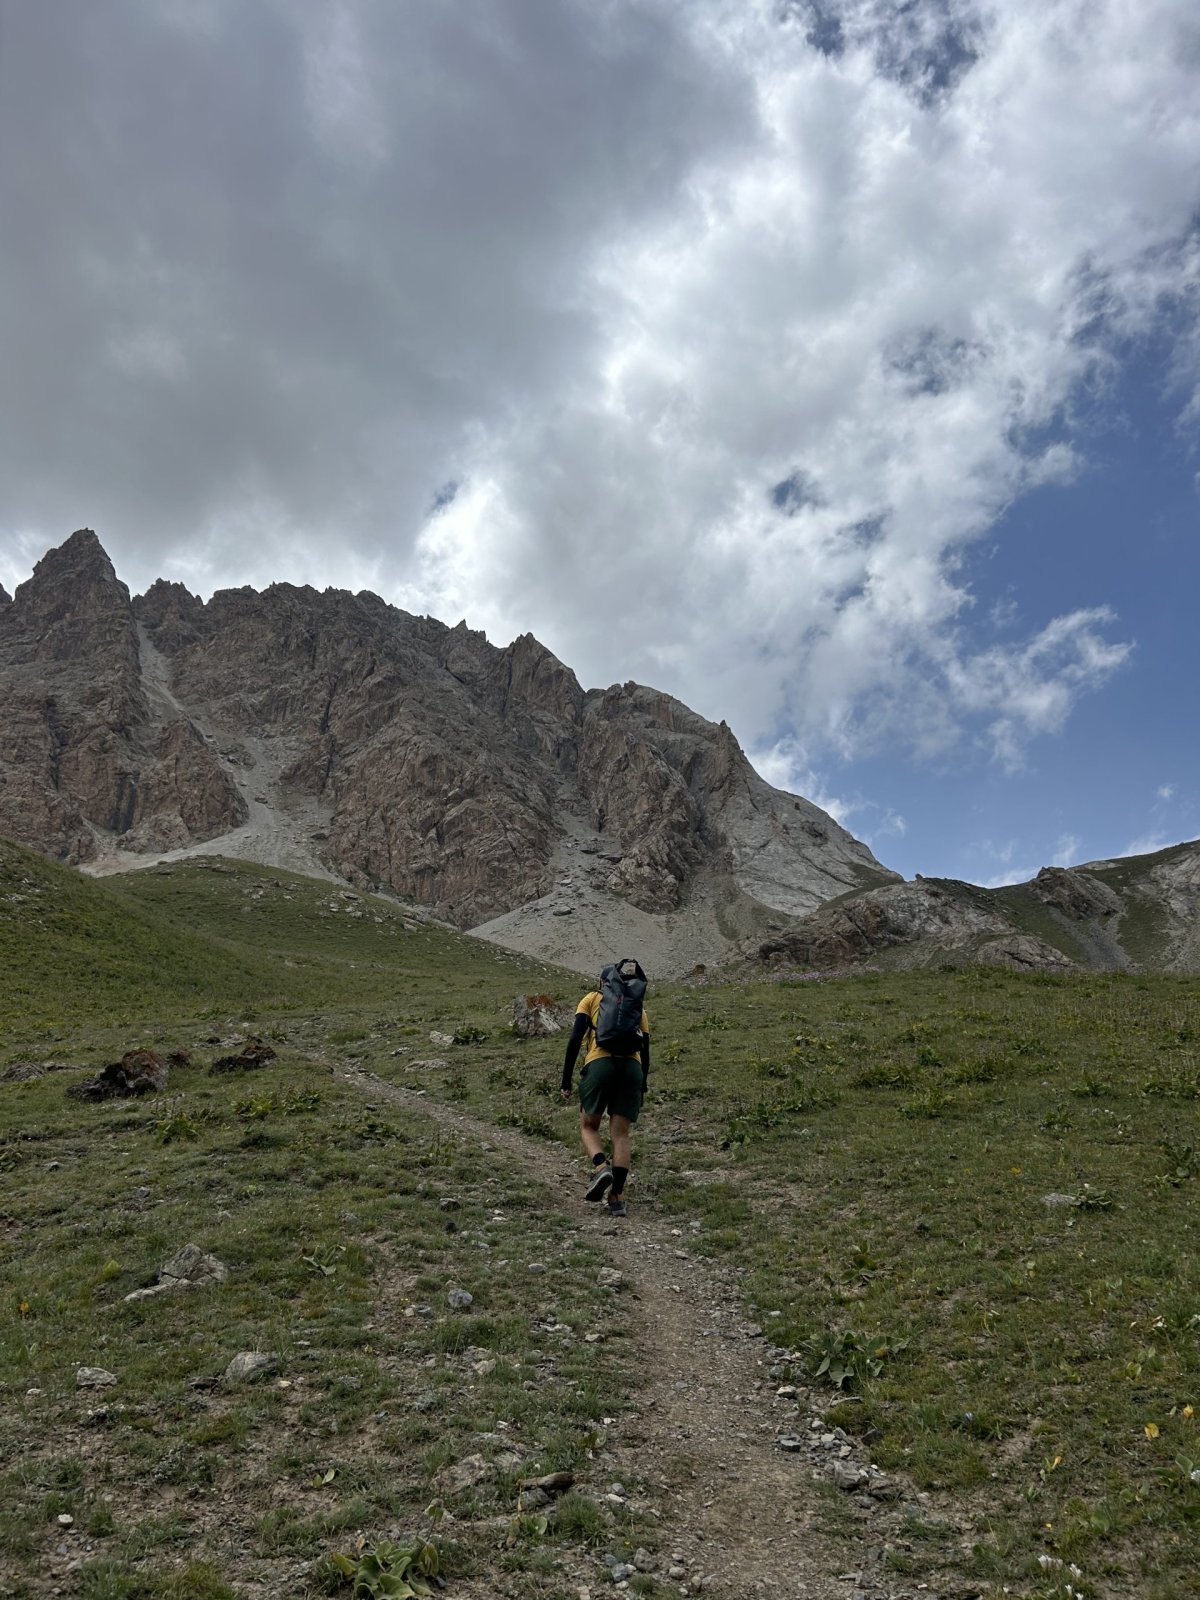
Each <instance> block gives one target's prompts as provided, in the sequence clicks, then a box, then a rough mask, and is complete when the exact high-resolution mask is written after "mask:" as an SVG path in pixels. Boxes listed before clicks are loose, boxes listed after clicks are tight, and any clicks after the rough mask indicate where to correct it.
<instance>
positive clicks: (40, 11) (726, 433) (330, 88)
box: [0, 0, 1200, 768]
mask: <svg viewBox="0 0 1200 1600" xmlns="http://www.w3.org/2000/svg"><path fill="white" fill-rule="evenodd" d="M5 29H6V49H5V53H4V64H3V65H0V73H3V74H4V76H3V82H2V84H0V201H2V202H3V204H4V207H5V215H6V218H7V219H8V224H9V226H8V230H7V238H6V249H5V252H4V253H3V257H2V258H0V347H2V349H3V353H4V360H3V371H4V373H5V380H4V383H3V386H2V387H0V485H2V486H3V487H2V490H0V496H2V497H0V580H5V581H7V584H8V587H9V588H10V589H11V588H12V586H13V582H14V581H16V579H18V578H19V577H21V576H23V575H24V571H27V565H26V563H27V562H28V561H29V560H30V559H31V556H32V555H35V554H37V553H40V549H41V548H44V546H45V545H46V544H48V543H51V542H57V541H58V540H59V539H60V538H61V537H62V536H63V535H64V534H65V533H66V532H68V531H70V529H71V528H73V527H75V526H77V525H79V524H81V523H87V524H89V525H92V526H95V527H96V528H97V530H98V531H99V532H100V534H101V537H102V538H103V539H104V541H105V543H106V544H107V545H108V547H109V548H110V551H111V553H112V554H113V555H114V558H115V560H116V562H117V565H118V569H119V570H120V571H121V573H122V576H124V577H126V578H127V580H128V581H129V582H130V583H131V585H132V586H133V587H135V588H139V587H142V586H144V585H145V584H146V583H148V582H149V581H150V579H152V578H153V577H154V576H157V575H158V574H159V573H162V574H164V575H167V576H180V577H183V578H184V579H185V580H186V581H188V582H189V583H191V584H192V586H193V587H196V588H199V589H201V590H203V591H205V592H207V591H208V590H209V589H211V588H212V587H213V586H215V585H219V584H231V583H240V582H253V583H256V584H260V585H261V584H264V583H267V582H270V581H272V580H274V579H277V578H281V577H287V578H291V579H292V580H294V581H310V582H313V583H316V584H318V585H323V584H326V583H334V584H338V585H341V586H346V587H360V586H365V587H372V588H376V589H378V590H380V591H381V592H383V593H385V594H386V595H387V596H388V597H389V598H392V599H394V600H396V601H397V602H398V603H400V604H403V605H405V606H406V607H408V608H409V609H414V610H418V611H420V610H431V611H433V612H435V613H436V614H438V615H441V616H443V617H445V618H446V619H447V620H450V621H454V620H457V618H458V617H460V616H466V617H468V618H469V619H470V620H471V622H472V623H473V624H474V625H476V626H483V627H485V628H486V629H487V630H488V632H489V633H490V634H491V635H492V636H493V637H495V638H496V639H498V640H500V641H503V640H504V639H506V638H508V637H511V636H512V635H513V634H515V633H517V632H519V631H523V630H525V629H530V630H532V631H533V632H535V633H536V634H537V635H538V636H539V637H540V638H542V639H543V640H544V641H545V642H546V643H547V644H549V645H550V647H551V648H553V649H554V650H556V652H557V653H558V654H559V655H560V656H562V657H563V658H564V659H565V660H567V661H568V662H570V663H571V665H573V666H574V667H576V669H577V670H578V671H579V672H580V675H581V676H582V677H583V678H584V679H585V681H588V682H590V683H607V682H610V681H613V680H614V679H617V678H625V677H630V676H636V677H640V678H643V679H644V680H647V681H652V682H656V683H659V684H660V685H661V686H662V687H664V688H667V689H669V690H672V691H673V692H675V693H677V694H679V695H680V696H681V697H682V698H684V699H686V700H688V701H689V703H691V704H693V705H695V706H696V707H697V708H698V709H700V710H702V711H704V712H706V713H707V714H709V715H712V716H726V717H727V718H728V719H729V720H730V721H731V722H732V723H733V725H734V727H735V728H736V730H737V731H738V733H739V735H740V737H741V738H742V739H743V741H744V742H746V743H747V744H750V745H753V746H756V747H757V746H762V747H763V748H766V749H769V748H771V747H772V745H773V744H774V743H775V742H776V741H778V740H779V739H780V738H781V737H791V738H794V739H795V740H797V741H799V743H800V744H801V745H803V747H804V748H805V749H806V750H809V751H811V752H812V754H813V760H814V761H817V760H820V761H821V762H823V763H829V762H833V761H836V760H838V759H839V758H842V757H846V756H850V755H853V754H857V753H860V752H862V751H864V750H870V749H875V748H878V747H880V746H883V745H888V744H897V743H898V744H901V745H903V746H905V747H906V748H908V749H910V750H913V751H916V752H918V753H919V754H923V755H925V756H935V755H941V754H942V753H944V752H946V751H947V750H949V749H951V748H953V747H955V746H958V745H961V744H962V743H963V741H964V740H968V741H971V742H973V743H974V744H976V745H977V746H978V747H979V748H981V749H983V750H986V751H987V752H988V753H989V754H990V755H991V756H992V757H993V758H994V759H995V760H996V761H998V762H999V763H1000V764H1001V765H1002V766H1004V767H1006V768H1015V767H1017V766H1019V765H1020V763H1021V762H1022V761H1023V760H1024V759H1025V753H1026V750H1027V748H1028V746H1029V744H1030V742H1031V741H1033V740H1036V739H1038V738H1043V737H1046V736H1049V735H1053V734H1056V733H1058V732H1059V731H1061V729H1062V728H1063V727H1064V725H1065V723H1066V721H1067V719H1068V718H1069V716H1070V714H1071V710H1072V708H1073V706H1074V705H1075V704H1076V703H1077V702H1078V700H1079V698H1080V696H1082V695H1084V694H1087V693H1089V692H1092V691H1094V690H1096V689H1098V688H1100V687H1101V686H1102V685H1103V684H1104V683H1105V682H1106V681H1107V680H1108V678H1109V677H1110V676H1111V675H1112V673H1113V672H1115V671H1117V670H1118V669H1119V668H1120V667H1121V666H1122V665H1123V664H1124V663H1125V662H1126V661H1127V660H1128V658H1129V648H1130V647H1129V644H1128V641H1125V640H1123V639H1122V638H1121V627H1120V622H1119V619H1118V618H1116V617H1115V616H1114V614H1113V613H1112V612H1111V611H1109V610H1106V609H1105V608H1103V607H1096V606H1092V607H1088V608H1083V607H1081V606H1079V605H1077V604H1076V603H1075V601H1074V598H1073V597H1072V596H1070V595H1064V596H1062V597H1061V598H1060V599H1059V600H1058V601H1056V602H1053V603H1051V604H1050V605H1048V606H1046V605H1043V606H1042V608H1041V610H1040V611H1039V612H1038V620H1037V621H1036V622H1035V623H1034V625H1033V627H1032V631H1030V632H1029V633H1028V634H1027V635H1026V636H1025V637H1021V636H1020V635H1019V633H1018V632H1017V630H1016V622H1017V614H1016V611H1015V605H1016V601H1015V600H1012V601H1011V603H1009V602H1005V604H1004V605H1003V606H1002V607H1001V609H999V610H996V609H995V608H987V607H979V608H978V615H977V614H976V611H977V608H976V606H975V595H974V594H973V593H972V590H971V587H970V584H969V581H968V578H967V576H966V570H965V565H964V554H965V552H966V551H967V550H968V548H969V547H970V546H971V545H972V543H973V542H975V541H977V540H979V539H980V538H982V537H983V536H984V535H985V534H987V533H988V532H989V530H991V529H992V528H993V527H994V525H995V524H996V521H997V519H998V517H999V516H1000V515H1001V514H1002V513H1003V511H1004V510H1005V509H1006V508H1007V507H1008V506H1009V505H1010V504H1011V503H1012V501H1013V500H1014V499H1015V498H1016V497H1018V496H1020V495H1021V494H1022V493H1024V492H1025V491H1027V490H1028V489H1030V488H1031V487H1033V486H1035V485H1037V484H1041V483H1047V482H1056V483H1062V482H1069V481H1070V479H1071V478H1072V476H1073V475H1074V474H1076V473H1077V472H1078V471H1079V470H1080V458H1079V454H1078V448H1079V447H1078V443H1077V442H1076V440H1075V438H1074V434H1073V420H1074V407H1075V403H1076V400H1077V397H1078V395H1079V394H1080V393H1081V391H1082V390H1083V389H1084V388H1086V389H1087V390H1088V391H1089V392H1090V393H1093V394H1094V393H1095V392H1096V390H1097V389H1098V388H1100V389H1102V388H1103V385H1104V384H1105V383H1108V382H1111V381H1112V379H1113V376H1114V373H1115V372H1116V370H1117V363H1118V361H1119V359H1120V355H1121V352H1122V351H1124V350H1126V349H1128V348H1129V345H1130V341H1136V340H1137V339H1138V338H1139V337H1142V336H1143V335H1145V334H1147V333H1149V332H1150V331H1151V330H1152V329H1154V328H1155V327H1156V326H1157V325H1158V323H1159V321H1160V319H1161V318H1162V317H1164V316H1166V315H1168V314H1169V315H1170V316H1171V317H1172V318H1173V319H1174V320H1175V323H1176V325H1177V326H1178V327H1179V328H1180V331H1181V337H1180V338H1179V340H1178V349H1179V352H1180V354H1179V370H1178V372H1177V377H1178V380H1179V382H1180V384H1181V385H1182V393H1183V398H1182V400H1181V404H1186V398H1187V395H1188V394H1189V393H1191V392H1192V389H1193V388H1194V384H1195V376H1196V370H1197V353H1196V352H1197V347H1196V336H1195V328H1196V318H1195V293H1196V287H1195V286H1196V281H1197V275H1196V262H1197V249H1196V243H1195V235H1194V232H1193V229H1194V217H1195V214H1196V200H1197V183H1196V171H1197V166H1198V160H1197V158H1198V156H1200V134H1198V132H1197V125H1196V122H1195V118H1194V114H1193V107H1194V88H1195V63H1196V59H1197V52H1198V50H1200V43H1198V37H1197V26H1196V20H1195V14H1194V8H1193V7H1192V6H1191V5H1189V4H1188V3H1187V0H1146V3H1144V4H1142V5H1140V6H1137V7H1131V6H1128V5H1126V4H1124V3H1121V0H1098V3H1097V4H1094V5H1090V6H1088V7H1086V8H1084V6H1083V5H1082V3H1081V0H1053V3H1049V4H1047V3H1046V0H1009V3H1008V4H1006V5H1005V6H1003V7H987V6H984V5H983V4H981V3H980V4H976V3H974V0H954V3H951V0H928V3H927V4H923V5H917V6H912V7H907V8H903V9H901V10H900V11H898V10H897V8H896V7H894V6H893V5H891V4H885V3H884V0H820V3H817V0H813V3H796V4H789V5H785V6H783V7H780V5H778V4H777V3H776V0H690V3H689V4H688V5H686V6H683V5H675V4H669V3H667V0H605V3H603V4H600V5H596V4H594V3H592V0H589V3H586V4H585V3H584V0H563V3H562V4H560V5H557V6H553V7H539V8H534V7H530V6H528V5H527V4H526V3H525V0H493V3H492V4H490V5H489V6H487V7H480V6H477V5H474V4H472V3H470V0H438V4H436V5H428V6H396V5H394V4H391V3H390V0H387V3H385V0H331V3H330V4H329V5H327V6H321V7H300V6H298V7H287V6H281V5H277V4H274V3H272V0H173V3H172V4H170V5H169V6H168V5H162V4H158V3H151V0H110V4H108V5H106V6H105V7H104V8H102V10H101V9H98V8H96V7H95V6H94V5H93V4H91V3H90V0H58V4H56V5H55V6H54V7H38V6H28V7H15V8H10V14H7V15H6V20H5ZM451 486H452V492H451ZM4 530H9V531H8V532H7V533H5V531H4ZM22 569H24V570H22ZM1026 609H1027V608H1026V607H1024V606H1023V607H1022V610H1023V611H1024V610H1026ZM993 622H994V623H996V624H999V623H1000V622H1003V624H1004V626H1005V628H1006V629H1007V630H1010V631H1008V632H1006V635H1005V638H1004V640H1003V641H1001V642H997V640H996V634H995V627H994V626H993Z"/></svg>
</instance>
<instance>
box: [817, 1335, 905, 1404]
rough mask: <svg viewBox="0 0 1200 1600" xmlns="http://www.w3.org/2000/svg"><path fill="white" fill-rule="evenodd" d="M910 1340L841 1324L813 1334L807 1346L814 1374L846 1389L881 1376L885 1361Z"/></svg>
mask: <svg viewBox="0 0 1200 1600" xmlns="http://www.w3.org/2000/svg"><path fill="white" fill-rule="evenodd" d="M907 1343H908V1341H907V1340H906V1339H900V1340H895V1339H888V1338H885V1337H884V1336H883V1335H881V1334H880V1335H876V1336H875V1337H874V1338H869V1337H868V1336H867V1335H866V1334H864V1333H856V1332H855V1331H854V1330H853V1329H852V1328H839V1329H838V1330H837V1331H836V1332H834V1331H827V1332H825V1333H819V1334H816V1335H814V1336H813V1337H812V1338H811V1339H809V1340H808V1341H807V1344H806V1345H805V1347H804V1348H805V1352H806V1354H807V1355H808V1357H809V1359H810V1361H811V1362H812V1363H813V1365H812V1368H811V1371H812V1376H813V1377H814V1378H825V1379H827V1380H828V1382H830V1383H831V1384H832V1385H833V1387H834V1388H835V1389H845V1388H848V1387H849V1386H850V1385H851V1384H855V1383H858V1384H861V1383H863V1382H865V1381H866V1380H867V1379H869V1378H878V1377H879V1375H880V1373H881V1372H882V1371H883V1367H884V1362H885V1361H886V1360H887V1359H888V1358H889V1357H890V1356H894V1355H898V1354H899V1352H900V1351H901V1350H903V1349H905V1348H906V1346H907Z"/></svg>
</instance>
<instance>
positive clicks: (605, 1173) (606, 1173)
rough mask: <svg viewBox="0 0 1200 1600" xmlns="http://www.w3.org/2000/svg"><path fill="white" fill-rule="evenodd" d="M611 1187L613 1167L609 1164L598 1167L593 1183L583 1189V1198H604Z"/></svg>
mask: <svg viewBox="0 0 1200 1600" xmlns="http://www.w3.org/2000/svg"><path fill="white" fill-rule="evenodd" d="M611 1187H612V1168H611V1167H608V1166H605V1167H597V1168H596V1173H595V1176H594V1177H593V1179H592V1181H591V1183H589V1184H588V1186H587V1188H586V1189H585V1190H584V1191H583V1198H584V1199H585V1200H603V1199H604V1196H605V1195H606V1194H607V1193H608V1191H609V1189H610V1188H611Z"/></svg>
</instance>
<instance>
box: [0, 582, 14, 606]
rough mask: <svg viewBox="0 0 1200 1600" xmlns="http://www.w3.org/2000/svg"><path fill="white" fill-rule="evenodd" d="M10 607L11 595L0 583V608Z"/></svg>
mask: <svg viewBox="0 0 1200 1600" xmlns="http://www.w3.org/2000/svg"><path fill="white" fill-rule="evenodd" d="M10 605H12V595H10V594H9V592H8V590H7V589H6V588H5V587H4V585H3V584H2V583H0V606H10Z"/></svg>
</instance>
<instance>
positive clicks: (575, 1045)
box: [562, 1011, 591, 1094]
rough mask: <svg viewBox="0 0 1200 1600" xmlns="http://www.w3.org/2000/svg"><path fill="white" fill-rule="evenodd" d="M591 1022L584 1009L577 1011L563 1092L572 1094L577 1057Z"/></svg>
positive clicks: (565, 1069) (564, 1064)
mask: <svg viewBox="0 0 1200 1600" xmlns="http://www.w3.org/2000/svg"><path fill="white" fill-rule="evenodd" d="M590 1027H591V1022H590V1020H589V1018H588V1016H587V1013H586V1012H584V1011H577V1012H576V1013H575V1026H574V1027H573V1028H572V1029H571V1037H570V1038H569V1039H568V1040H567V1055H566V1060H565V1061H564V1062H563V1074H562V1092H563V1093H564V1094H570V1092H571V1079H572V1078H573V1077H574V1075H575V1059H576V1057H577V1056H578V1054H579V1046H580V1045H581V1044H582V1043H583V1041H584V1039H586V1038H587V1031H588V1029H589V1028H590Z"/></svg>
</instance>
